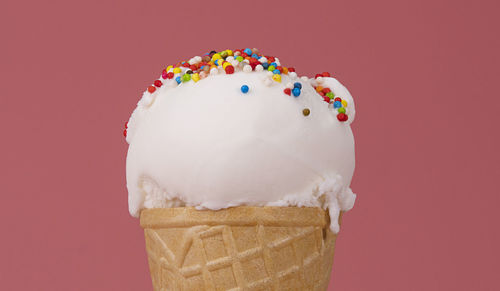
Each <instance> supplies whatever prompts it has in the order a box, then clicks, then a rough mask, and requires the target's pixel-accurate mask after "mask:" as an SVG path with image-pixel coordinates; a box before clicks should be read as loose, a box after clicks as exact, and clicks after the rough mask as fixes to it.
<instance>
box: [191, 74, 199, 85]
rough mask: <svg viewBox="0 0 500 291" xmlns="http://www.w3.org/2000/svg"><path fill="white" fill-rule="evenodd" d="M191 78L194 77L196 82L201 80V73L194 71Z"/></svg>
mask: <svg viewBox="0 0 500 291" xmlns="http://www.w3.org/2000/svg"><path fill="white" fill-rule="evenodd" d="M191 79H193V81H194V82H195V83H196V82H198V81H199V80H200V75H198V73H194V74H193V75H192V76H191Z"/></svg>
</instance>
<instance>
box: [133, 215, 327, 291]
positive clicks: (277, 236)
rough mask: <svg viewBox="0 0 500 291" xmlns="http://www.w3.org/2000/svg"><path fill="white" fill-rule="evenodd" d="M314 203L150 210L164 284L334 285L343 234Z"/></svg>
mask: <svg viewBox="0 0 500 291" xmlns="http://www.w3.org/2000/svg"><path fill="white" fill-rule="evenodd" d="M329 222H330V219H329V216H328V212H325V211H324V210H322V209H320V208H314V207H302V208H299V207H250V206H241V207H233V208H228V209H222V210H218V211H212V210H196V209H194V208H192V207H180V208H162V209H145V210H143V211H142V212H141V226H142V227H143V228H144V234H145V237H146V250H147V253H148V259H149V268H150V271H151V278H152V280H153V287H154V290H155V291H159V290H162V291H163V290H169V291H170V290H186V291H187V290H232V291H236V290H240V291H243V290H276V291H277V290H322V291H324V290H326V289H327V287H328V282H329V280H330V272H331V269H332V263H333V254H334V248H335V239H336V235H335V234H333V233H332V232H331V231H330V227H329Z"/></svg>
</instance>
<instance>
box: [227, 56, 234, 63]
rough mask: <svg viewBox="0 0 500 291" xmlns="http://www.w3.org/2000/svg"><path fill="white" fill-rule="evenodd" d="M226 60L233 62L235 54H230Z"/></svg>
mask: <svg viewBox="0 0 500 291" xmlns="http://www.w3.org/2000/svg"><path fill="white" fill-rule="evenodd" d="M226 61H228V62H230V63H231V62H232V61H234V57H233V56H229V57H227V58H226Z"/></svg>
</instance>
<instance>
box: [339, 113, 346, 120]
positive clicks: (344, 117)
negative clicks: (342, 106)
mask: <svg viewBox="0 0 500 291" xmlns="http://www.w3.org/2000/svg"><path fill="white" fill-rule="evenodd" d="M347 118H348V117H347V114H345V113H339V114H337V119H338V120H339V121H347Z"/></svg>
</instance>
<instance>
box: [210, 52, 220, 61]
mask: <svg viewBox="0 0 500 291" xmlns="http://www.w3.org/2000/svg"><path fill="white" fill-rule="evenodd" d="M218 59H222V56H221V55H220V54H214V55H213V56H212V61H215V60H218Z"/></svg>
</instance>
